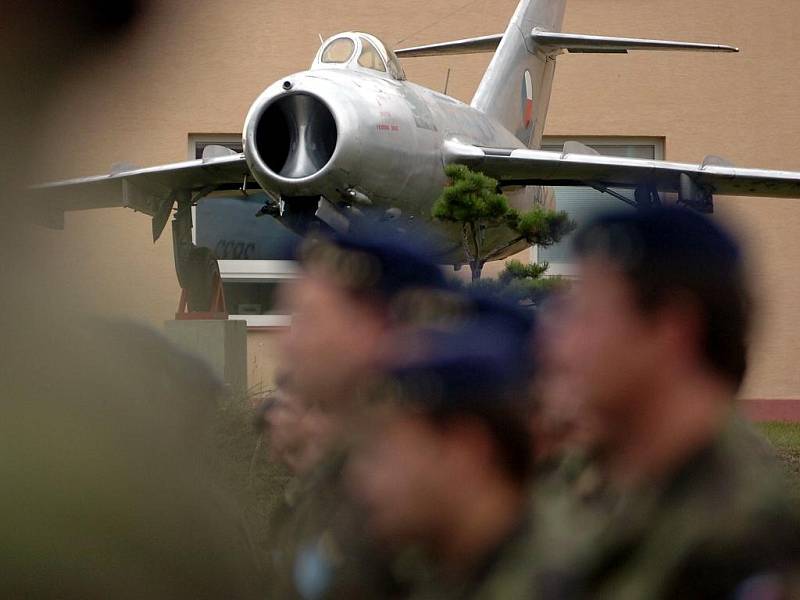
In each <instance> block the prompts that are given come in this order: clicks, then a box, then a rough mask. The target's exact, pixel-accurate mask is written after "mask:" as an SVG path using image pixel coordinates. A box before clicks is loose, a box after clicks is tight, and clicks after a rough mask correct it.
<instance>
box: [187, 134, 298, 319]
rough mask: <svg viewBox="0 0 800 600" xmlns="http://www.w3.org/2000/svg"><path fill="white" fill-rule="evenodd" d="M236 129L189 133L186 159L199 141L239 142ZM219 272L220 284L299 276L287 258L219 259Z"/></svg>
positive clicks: (279, 316) (194, 234) (193, 153)
mask: <svg viewBox="0 0 800 600" xmlns="http://www.w3.org/2000/svg"><path fill="white" fill-rule="evenodd" d="M241 143H242V135H241V134H240V133H210V134H206V133H190V134H189V142H188V154H189V159H190V160H195V159H196V156H197V148H198V146H199V145H202V144H219V145H221V146H225V145H226V144H241ZM195 209H196V207H194V206H193V207H192V223H193V224H194V226H193V227H192V242H193V243H197V228H196V224H197V212H196V210H195ZM218 264H219V272H220V276H221V277H222V284H223V286H224V285H225V282H226V281H229V282H231V283H252V282H263V283H274V282H282V281H288V280H291V279H296V278H297V277H298V276H299V272H298V267H297V264H296V263H295V262H294V261H291V260H219V261H218ZM229 318H230V319H232V320H236V321H245V322H246V323H247V328H248V329H249V330H250V329H276V328H278V329H280V328H285V327H288V326H289V325H290V324H291V315H289V314H271V315H238V314H231V315H230V316H229Z"/></svg>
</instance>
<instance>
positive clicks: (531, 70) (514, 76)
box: [472, 0, 566, 148]
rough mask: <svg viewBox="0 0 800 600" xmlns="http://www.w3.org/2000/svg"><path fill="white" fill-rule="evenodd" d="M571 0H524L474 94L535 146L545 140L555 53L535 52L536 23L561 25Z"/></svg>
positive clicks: (483, 108) (476, 100) (481, 105)
mask: <svg viewBox="0 0 800 600" xmlns="http://www.w3.org/2000/svg"><path fill="white" fill-rule="evenodd" d="M565 5H566V0H521V2H520V3H519V6H517V10H516V12H515V13H514V16H513V17H512V18H511V22H510V23H509V24H508V29H507V30H506V32H505V35H504V36H503V39H502V41H501V42H500V45H499V46H498V48H497V52H495V55H494V58H493V59H492V62H491V63H490V65H489V68H488V69H487V71H486V74H485V75H484V76H483V80H482V81H481V83H480V85H479V86H478V91H477V92H476V93H475V97H474V98H473V99H472V106H473V107H474V108H476V109H478V110H480V111H481V112H483V113H485V114H487V115H489V116H490V117H493V118H494V119H495V120H497V121H498V122H499V123H500V124H501V125H503V126H504V127H505V128H506V129H508V130H509V131H511V132H512V133H514V134H515V135H516V136H517V138H519V140H520V141H521V142H522V143H523V144H525V145H526V146H527V147H529V148H536V147H538V146H539V144H540V143H541V139H542V132H543V130H544V121H545V118H546V116H547V108H548V105H549V103H550V90H551V88H552V85H553V75H554V74H555V67H556V63H555V57H554V56H553V57H550V56H546V55H544V54H541V53H534V45H533V42H532V40H531V37H530V34H531V31H533V29H534V28H539V29H544V30H547V31H561V24H562V21H563V20H564V9H565Z"/></svg>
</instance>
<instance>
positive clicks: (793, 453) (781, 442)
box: [759, 423, 800, 502]
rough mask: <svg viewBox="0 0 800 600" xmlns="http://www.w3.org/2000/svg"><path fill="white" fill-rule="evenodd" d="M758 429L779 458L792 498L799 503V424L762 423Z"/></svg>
mask: <svg viewBox="0 0 800 600" xmlns="http://www.w3.org/2000/svg"><path fill="white" fill-rule="evenodd" d="M759 429H761V431H762V432H763V433H764V435H766V436H767V439H768V440H769V441H770V442H771V443H772V445H773V446H774V447H775V449H776V450H777V452H778V455H779V456H780V457H781V460H782V461H783V463H784V465H785V466H786V470H787V473H788V475H789V482H790V485H791V488H792V492H793V494H794V497H795V498H796V499H797V501H798V502H800V423H762V424H760V425H759Z"/></svg>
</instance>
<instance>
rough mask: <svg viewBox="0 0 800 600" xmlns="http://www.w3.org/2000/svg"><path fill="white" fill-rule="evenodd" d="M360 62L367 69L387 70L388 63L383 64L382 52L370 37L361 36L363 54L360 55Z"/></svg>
mask: <svg viewBox="0 0 800 600" xmlns="http://www.w3.org/2000/svg"><path fill="white" fill-rule="evenodd" d="M358 64H359V65H361V66H362V67H366V68H367V69H373V70H375V71H381V72H383V73H385V72H386V65H385V64H383V59H382V58H381V55H380V53H379V52H378V50H377V49H376V48H375V46H373V45H372V43H371V42H370V41H369V40H368V39H366V38H363V37H362V38H361V56H359V57H358Z"/></svg>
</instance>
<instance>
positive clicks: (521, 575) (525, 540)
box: [410, 520, 534, 600]
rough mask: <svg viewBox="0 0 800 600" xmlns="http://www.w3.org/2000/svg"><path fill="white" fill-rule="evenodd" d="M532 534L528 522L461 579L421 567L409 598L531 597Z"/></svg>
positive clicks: (491, 599) (488, 599) (482, 599)
mask: <svg viewBox="0 0 800 600" xmlns="http://www.w3.org/2000/svg"><path fill="white" fill-rule="evenodd" d="M531 533H532V531H531V528H530V521H528V520H525V522H523V523H521V524H520V526H519V527H517V528H516V529H515V531H514V532H513V533H512V534H511V535H510V536H508V538H507V539H506V540H505V541H504V542H503V543H502V544H501V545H500V546H499V547H497V548H495V549H494V550H493V551H492V552H490V553H489V555H488V556H486V557H485V558H484V560H483V561H482V564H481V565H480V566H479V567H478V568H476V569H475V570H474V571H473V572H472V573H469V575H468V576H467V577H464V578H462V579H458V580H456V579H448V578H446V577H442V576H440V575H438V574H437V571H436V570H435V569H433V568H428V569H425V568H423V567H422V566H421V565H419V564H418V567H417V570H418V572H417V573H416V575H417V577H416V579H417V580H416V582H415V583H414V585H412V586H411V587H412V588H413V590H414V591H413V593H412V594H411V596H410V598H411V599H412V600H506V599H515V598H530V597H532V594H533V591H534V588H533V577H532V569H531ZM428 566H429V567H430V565H428ZM420 575H421V576H420Z"/></svg>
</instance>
